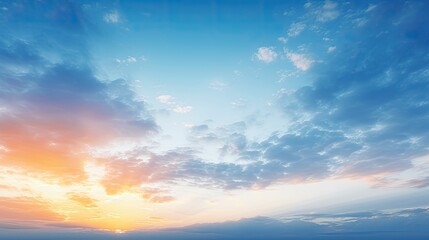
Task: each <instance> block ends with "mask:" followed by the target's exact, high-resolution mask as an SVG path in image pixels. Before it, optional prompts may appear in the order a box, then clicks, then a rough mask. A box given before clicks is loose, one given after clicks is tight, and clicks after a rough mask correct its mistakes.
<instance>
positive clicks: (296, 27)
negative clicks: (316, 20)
mask: <svg viewBox="0 0 429 240" xmlns="http://www.w3.org/2000/svg"><path fill="white" fill-rule="evenodd" d="M304 30H305V24H304V23H302V22H297V23H292V24H291V25H290V27H289V30H288V36H289V37H296V36H298V35H299V34H301V33H302V31H304Z"/></svg>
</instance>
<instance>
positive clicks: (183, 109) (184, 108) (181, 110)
mask: <svg viewBox="0 0 429 240" xmlns="http://www.w3.org/2000/svg"><path fill="white" fill-rule="evenodd" d="M173 111H175V112H177V113H188V112H190V111H192V107H191V106H180V105H176V107H175V108H174V109H173Z"/></svg>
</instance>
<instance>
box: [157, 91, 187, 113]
mask: <svg viewBox="0 0 429 240" xmlns="http://www.w3.org/2000/svg"><path fill="white" fill-rule="evenodd" d="M156 99H157V100H158V101H159V102H160V103H163V104H167V105H170V106H171V110H172V111H174V112H176V113H189V112H191V111H192V106H188V105H181V104H178V103H176V102H175V101H174V97H172V96H170V95H160V96H158V97H156Z"/></svg>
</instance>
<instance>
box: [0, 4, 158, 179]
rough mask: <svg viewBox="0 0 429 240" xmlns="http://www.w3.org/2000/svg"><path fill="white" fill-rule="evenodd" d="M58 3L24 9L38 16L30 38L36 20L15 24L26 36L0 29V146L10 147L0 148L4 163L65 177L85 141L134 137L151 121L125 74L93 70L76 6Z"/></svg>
mask: <svg viewBox="0 0 429 240" xmlns="http://www.w3.org/2000/svg"><path fill="white" fill-rule="evenodd" d="M41 4H42V5H43V4H47V3H41ZM59 5H60V6H56V5H55V4H54V6H50V7H49V8H47V9H46V11H48V10H49V9H50V8H51V7H52V8H54V9H55V8H56V9H55V10H57V11H60V12H61V11H63V12H61V14H59V15H58V16H57V15H56V17H57V18H55V19H50V15H49V14H45V12H44V11H32V10H30V9H27V8H24V9H23V11H24V12H25V14H27V15H28V16H31V17H35V18H36V17H37V19H40V21H38V22H37V24H41V25H42V26H44V27H43V28H42V27H40V29H43V31H42V30H41V31H42V34H44V35H45V36H47V37H46V38H44V39H40V38H37V37H34V38H32V37H31V36H32V35H31V33H34V32H35V31H36V30H37V32H38V31H39V30H38V29H39V26H38V25H37V24H36V25H34V26H31V27H30V26H27V27H23V28H20V29H21V30H23V31H26V32H28V33H29V36H28V39H27V40H26V41H23V40H19V39H15V38H11V37H7V36H13V35H14V33H15V32H14V31H15V29H14V28H13V27H10V28H6V29H4V31H5V32H4V33H8V35H7V36H6V35H5V36H4V38H2V40H1V41H0V59H1V60H2V62H4V64H2V66H0V74H1V75H2V76H4V77H2V78H1V79H0V105H1V106H5V107H6V108H7V111H2V113H1V115H0V129H1V130H0V132H1V135H2V137H1V140H0V145H1V146H3V147H4V148H6V149H8V150H9V151H8V152H5V151H2V153H1V154H2V157H3V158H4V159H7V160H8V161H6V162H5V164H6V165H7V166H11V167H16V168H20V169H25V170H28V171H32V172H33V173H34V174H35V175H38V174H40V175H43V176H44V178H45V179H47V178H48V177H52V178H54V179H56V180H58V181H60V182H63V183H66V182H77V181H82V180H84V179H85V178H86V174H85V172H84V169H83V165H84V162H85V161H86V160H87V159H89V158H90V155H91V154H90V152H88V147H97V146H100V145H104V144H107V143H109V142H112V141H117V140H118V139H123V140H125V139H140V138H142V137H144V136H149V135H152V134H155V133H156V132H157V131H158V126H157V125H156V123H155V122H154V121H153V119H152V116H151V115H150V114H149V113H148V112H147V111H146V106H145V103H144V102H142V101H137V100H135V94H134V92H133V91H131V90H130V89H129V87H128V85H127V84H126V81H125V80H123V79H116V80H111V79H100V78H98V77H96V75H97V73H96V72H95V71H94V69H93V68H92V63H91V62H89V60H88V59H91V57H90V55H89V53H88V48H87V46H86V44H85V43H86V39H87V35H86V32H85V31H83V30H82V29H85V27H86V22H85V21H83V20H82V19H85V18H83V17H81V18H76V16H77V15H80V14H81V13H80V12H79V11H80V10H79V8H76V7H75V6H71V5H69V4H59ZM47 18H48V19H47ZM75 18H76V19H75ZM64 19H68V20H64ZM12 20H13V19H12ZM12 22H13V21H12ZM11 25H13V24H11ZM35 29H36V30H35ZM64 29H66V30H67V31H65V32H63V30H64ZM38 33H39V32H38ZM35 36H37V34H36V35H35ZM64 38H67V39H68V42H67V48H64V47H63V45H64V41H63V40H64ZM52 56H57V57H58V58H59V59H60V60H52V59H55V58H52ZM18 69H20V70H18ZM6 136H7V137H6Z"/></svg>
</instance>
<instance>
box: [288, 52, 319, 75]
mask: <svg viewBox="0 0 429 240" xmlns="http://www.w3.org/2000/svg"><path fill="white" fill-rule="evenodd" d="M286 56H287V58H288V59H289V60H290V61H291V62H292V63H293V65H294V66H295V67H296V68H298V69H299V70H301V71H307V70H308V69H309V68H310V67H311V65H312V64H313V63H314V61H313V60H312V59H310V58H308V57H306V56H305V55H304V54H298V53H287V54H286Z"/></svg>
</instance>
